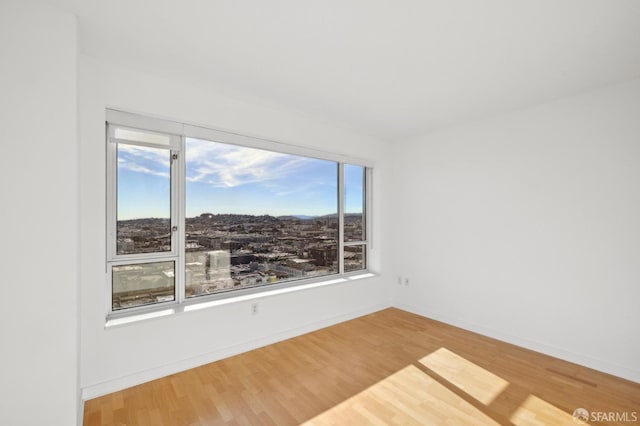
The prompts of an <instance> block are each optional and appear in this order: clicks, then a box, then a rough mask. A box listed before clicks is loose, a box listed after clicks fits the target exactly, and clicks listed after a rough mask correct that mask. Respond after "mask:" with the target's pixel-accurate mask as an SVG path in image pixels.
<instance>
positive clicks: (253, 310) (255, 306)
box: [251, 302, 258, 315]
mask: <svg viewBox="0 0 640 426" xmlns="http://www.w3.org/2000/svg"><path fill="white" fill-rule="evenodd" d="M257 313H258V303H257V302H256V303H252V304H251V314H253V315H256V314H257Z"/></svg>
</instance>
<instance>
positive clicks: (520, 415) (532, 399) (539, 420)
mask: <svg viewBox="0 0 640 426" xmlns="http://www.w3.org/2000/svg"><path fill="white" fill-rule="evenodd" d="M510 420H511V421H512V422H513V423H514V424H516V425H532V426H535V425H540V426H542V425H558V426H561V425H572V426H575V425H576V424H578V422H577V420H576V419H574V418H573V416H572V415H571V414H569V413H566V412H564V411H562V410H561V409H559V408H558V407H556V406H555V405H553V404H550V403H548V402H547V401H545V400H543V399H540V398H538V397H537V396H535V395H529V396H528V397H527V399H526V400H525V401H524V402H523V403H522V404H520V406H519V407H518V409H517V410H516V411H515V412H514V413H513V415H512V416H511V418H510ZM581 424H587V423H581Z"/></svg>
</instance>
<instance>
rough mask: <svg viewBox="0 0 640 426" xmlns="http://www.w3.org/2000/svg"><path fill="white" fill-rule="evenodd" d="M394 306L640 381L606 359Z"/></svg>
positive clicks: (637, 374)
mask: <svg viewBox="0 0 640 426" xmlns="http://www.w3.org/2000/svg"><path fill="white" fill-rule="evenodd" d="M393 306H394V307H395V308H398V309H402V310H404V311H407V312H411V313H414V314H417V315H420V316H423V317H426V318H431V319H434V320H436V321H440V322H443V323H446V324H450V325H453V326H455V327H458V328H462V329H465V330H468V331H472V332H474V333H478V334H482V335H483V336H487V337H491V338H494V339H497V340H501V341H503V342H507V343H511V344H513V345H516V346H520V347H523V348H526V349H530V350H532V351H536V352H540V353H543V354H545V355H549V356H552V357H555V358H559V359H562V360H565V361H569V362H573V363H574V364H579V365H582V366H584V367H588V368H592V369H594V370H598V371H601V372H603V373H607V374H611V375H614V376H617V377H621V378H623V379H626V380H631V381H632V382H636V383H640V371H636V370H632V369H630V368H626V367H622V366H619V365H615V364H611V363H608V362H606V361H602V360H599V359H595V358H591V357H588V356H584V355H580V354H576V353H573V352H570V351H566V350H564V349H560V348H556V347H553V346H549V345H546V344H544V343H540V342H535V341H532V340H527V339H523V338H521V337H517V336H512V335H510V334H506V333H502V332H500V331H497V330H494V329H490V328H487V327H483V326H480V325H477V324H472V323H469V322H466V321H463V320H459V319H457V318H452V317H449V316H447V315H443V314H441V313H438V312H433V311H431V310H427V309H423V308H419V307H416V306H411V305H406V304H394V305H393Z"/></svg>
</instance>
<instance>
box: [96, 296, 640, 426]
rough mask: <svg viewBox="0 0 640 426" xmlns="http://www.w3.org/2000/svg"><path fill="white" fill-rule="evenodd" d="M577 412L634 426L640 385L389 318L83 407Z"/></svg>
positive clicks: (131, 420)
mask: <svg viewBox="0 0 640 426" xmlns="http://www.w3.org/2000/svg"><path fill="white" fill-rule="evenodd" d="M577 408H585V409H586V410H589V412H590V413H591V415H592V416H593V415H597V414H598V413H599V412H604V413H605V414H604V415H606V416H609V414H607V413H613V414H614V417H607V418H608V419H609V420H611V419H614V418H615V416H618V420H619V424H627V425H628V424H640V384H637V383H633V382H630V381H626V380H623V379H620V378H617V377H613V376H610V375H607V374H604V373H600V372H597V371H594V370H590V369H588V368H585V367H581V366H578V365H575V364H571V363H568V362H565V361H561V360H558V359H555V358H551V357H548V356H546V355H542V354H539V353H536V352H533V351H529V350H527V349H523V348H519V347H516V346H513V345H510V344H507V343H504V342H500V341H497V340H493V339H490V338H487V337H484V336H481V335H478V334H474V333H471V332H468V331H464V330H461V329H458V328H455V327H452V326H449V325H445V324H442V323H439V322H437V321H433V320H430V319H427V318H423V317H421V316H418V315H414V314H411V313H408V312H404V311H401V310H398V309H393V308H392V309H386V310H383V311H380V312H376V313H374V314H371V315H367V316H364V317H361V318H357V319H355V320H352V321H347V322H345V323H341V324H338V325H335V326H332V327H328V328H325V329H322V330H318V331H316V332H313V333H309V334H306V335H303V336H300V337H296V338H293V339H290V340H286V341H284V342H280V343H277V344H274V345H270V346H267V347H264V348H261V349H257V350H254V351H251V352H248V353H245V354H241V355H237V356H234V357H231V358H228V359H224V360H221V361H218V362H214V363H211V364H207V365H204V366H202V367H198V368H195V369H192V370H189V371H185V372H182V373H179V374H174V375H171V376H168V377H165V378H162V379H159V380H155V381H152V382H149V383H145V384H143V385H139V386H135V387H132V388H129V389H125V390H123V391H120V392H116V393H113V394H110V395H106V396H103V397H100V398H96V399H93V400H90V401H87V402H86V403H85V408H84V424H85V425H86V426H92V425H129V426H131V425H141V426H142V425H153V426H162V425H213V424H229V425H262V424H265V425H294V424H301V423H307V424H309V425H326V424H334V425H359V424H378V425H386V424H415V425H430V424H450V425H456V424H470V425H471V424H472V425H479V424H527V425H543V424H547V425H557V424H567V425H576V424H577V423H576V422H575V421H574V419H573V416H572V413H573V412H574V410H575V409H577ZM596 412H598V413H596ZM634 412H635V416H637V417H638V420H636V421H635V422H624V421H623V420H633V419H634V417H633V416H634V414H633V413H634ZM620 416H626V417H620ZM602 419H603V417H599V418H598V420H602ZM591 424H598V425H599V424H616V422H615V421H597V422H593V423H591Z"/></svg>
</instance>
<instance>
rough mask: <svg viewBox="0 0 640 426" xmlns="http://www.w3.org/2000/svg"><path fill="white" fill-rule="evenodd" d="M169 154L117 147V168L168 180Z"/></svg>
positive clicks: (134, 147)
mask: <svg viewBox="0 0 640 426" xmlns="http://www.w3.org/2000/svg"><path fill="white" fill-rule="evenodd" d="M169 156H170V152H169V151H168V150H166V149H159V148H147V147H143V146H135V145H125V144H119V145H118V168H120V169H125V170H130V171H132V172H138V173H145V174H149V175H153V176H160V177H166V178H168V177H169V176H170V172H169V169H170V164H171V160H170V157H169Z"/></svg>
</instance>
